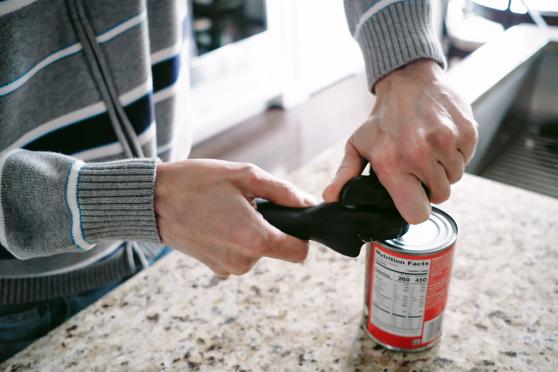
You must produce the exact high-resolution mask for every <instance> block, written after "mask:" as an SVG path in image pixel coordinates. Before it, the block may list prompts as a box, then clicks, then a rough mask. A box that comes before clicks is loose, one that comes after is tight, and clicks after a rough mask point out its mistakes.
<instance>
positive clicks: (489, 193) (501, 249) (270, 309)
mask: <svg viewBox="0 0 558 372" xmlns="http://www.w3.org/2000/svg"><path fill="white" fill-rule="evenodd" d="M340 156H341V148H340V147H337V148H334V149H332V150H330V151H328V152H326V153H324V154H323V155H322V156H321V157H320V158H318V159H317V160H316V161H315V162H313V163H312V164H310V165H308V166H306V167H304V168H303V169H301V170H300V171H298V172H295V174H293V175H292V177H291V179H292V180H293V182H295V183H296V184H297V185H299V186H300V187H303V188H304V189H306V190H309V191H312V192H315V193H316V194H319V192H320V190H321V189H322V188H323V187H324V185H325V184H326V183H327V181H328V180H329V179H330V177H331V176H332V174H333V172H334V170H335V168H336V166H337V164H338V162H339V160H340ZM443 208H444V209H445V210H447V211H449V212H450V213H451V214H452V215H453V216H454V217H455V218H456V220H457V221H458V223H459V226H460V237H459V243H458V250H457V254H456V257H455V264H454V271H453V278H452V283H451V290H450V298H449V303H448V306H447V309H446V317H445V321H444V334H443V337H442V340H441V343H440V344H439V345H438V346H436V347H435V348H433V349H431V350H428V351H424V352H420V353H414V354H409V353H397V352H389V351H386V350H384V349H383V348H382V347H380V346H378V345H375V344H374V343H373V342H372V341H371V340H370V339H368V338H367V336H366V335H365V334H364V333H363V331H362V330H361V329H360V321H361V312H362V307H363V293H362V291H363V275H364V274H363V271H364V265H363V258H362V256H363V255H362V254H361V257H359V258H358V259H351V258H346V257H342V256H340V255H338V254H336V253H334V252H332V251H329V250H327V249H326V248H324V247H322V246H319V245H313V246H312V248H311V253H310V255H309V257H308V260H307V261H306V262H305V263H304V264H302V265H294V264H288V263H283V262H278V261H273V260H267V259H265V260H262V261H260V262H259V263H258V265H257V266H256V267H255V269H254V270H253V271H252V272H251V273H249V274H247V275H245V276H242V277H233V278H230V279H228V280H224V281H222V280H219V279H217V278H215V277H214V276H213V275H212V274H211V272H210V271H209V270H208V269H206V268H205V267H204V266H202V265H201V264H198V263H197V262H195V261H194V260H192V259H190V258H187V257H184V256H182V255H181V254H179V253H173V254H171V255H170V256H167V257H166V258H165V259H163V260H162V261H161V262H159V263H158V264H156V265H155V266H154V267H152V268H150V269H148V270H146V271H145V272H143V273H141V274H140V275H138V276H136V277H135V278H133V279H132V280H130V281H128V282H127V283H126V284H124V285H123V286H121V287H120V288H118V289H117V290H115V291H113V292H112V293H110V294H109V295H108V296H106V297H105V298H103V299H102V300H100V301H99V302H97V303H96V304H95V305H93V306H91V307H90V308H88V309H86V310H85V311H83V312H81V313H80V314H78V315H77V316H75V317H74V318H72V319H70V320H69V321H68V322H66V323H65V324H63V325H62V326H61V327H59V328H58V329H55V330H54V331H52V332H51V333H50V334H49V335H47V336H46V337H44V338H42V339H40V340H39V341H37V342H36V343H35V344H33V345H31V346H30V347H29V348H27V349H26V350H24V351H23V352H21V353H20V354H18V355H16V356H15V357H14V358H12V359H11V360H9V361H7V362H6V363H5V364H3V365H2V366H0V369H5V370H15V369H18V370H26V369H33V370H55V371H59V370H102V371H104V370H132V371H137V370H154V371H156V370H203V371H243V370H250V371H265V370H270V371H287V370H288V371H292V370H307V371H322V370H325V371H330V370H334V371H358V370H361V371H365V370H366V371H368V370H370V371H375V370H378V371H384V370H388V371H407V370H417V371H433V370H447V371H495V370H498V371H508V370H517V371H535V370H536V371H556V370H558V346H557V343H558V246H557V244H556V242H557V241H558V200H555V199H551V198H548V197H544V196H541V195H538V194H534V193H531V192H527V191H524V190H520V189H517V188H513V187H509V186H505V185H501V184H498V183H495V182H492V181H488V180H485V179H481V178H478V177H474V176H466V177H464V179H463V180H462V181H461V182H460V183H459V184H458V185H457V186H456V187H455V188H454V189H453V196H452V200H451V202H449V203H446V204H445V205H444V206H443Z"/></svg>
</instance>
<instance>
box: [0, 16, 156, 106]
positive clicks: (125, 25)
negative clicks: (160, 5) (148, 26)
mask: <svg viewBox="0 0 558 372" xmlns="http://www.w3.org/2000/svg"><path fill="white" fill-rule="evenodd" d="M146 16H147V15H146V13H145V12H143V13H140V14H138V15H137V16H134V17H132V18H130V19H128V20H127V21H124V22H122V23H120V24H119V25H117V26H115V27H113V28H111V29H109V30H108V31H105V32H104V33H102V34H100V35H99V36H97V41H98V42H99V43H104V42H107V41H109V40H111V39H113V38H115V37H116V36H118V35H120V34H122V33H124V32H126V31H127V30H129V29H131V28H132V27H134V26H137V25H138V24H140V23H142V22H143V21H144V20H145V18H146ZM82 49H83V47H82V45H81V43H76V44H73V45H70V46H69V47H66V48H64V49H61V50H59V51H57V52H54V53H52V54H51V55H49V56H48V57H46V58H45V59H43V60H42V61H40V62H38V63H37V64H36V65H35V66H33V67H32V68H31V69H29V70H28V71H27V72H25V73H23V74H22V75H20V76H19V77H18V78H17V79H15V80H13V81H11V82H9V83H7V84H5V85H2V86H0V96H5V95H7V94H9V93H11V92H13V91H14V90H16V89H17V88H19V87H21V86H22V85H23V84H25V83H26V82H27V81H28V80H29V79H31V78H32V77H33V76H35V74H37V73H38V72H39V71H41V70H42V69H44V68H45V67H47V66H48V65H50V64H52V63H54V62H56V61H59V60H61V59H62V58H65V57H68V56H70V55H72V54H76V53H78V52H79V51H81V50H82Z"/></svg>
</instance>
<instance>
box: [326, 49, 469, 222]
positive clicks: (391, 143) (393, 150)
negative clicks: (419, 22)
mask: <svg viewBox="0 0 558 372" xmlns="http://www.w3.org/2000/svg"><path fill="white" fill-rule="evenodd" d="M443 74H444V72H443V71H442V69H441V67H440V66H439V65H438V64H437V63H436V62H434V61H431V60H424V59H423V60H419V61H416V62H413V63H411V64H409V65H407V66H405V67H403V68H401V69H398V70H396V71H393V72H391V73H390V74H388V75H387V76H385V77H383V78H382V79H380V80H379V81H378V82H377V83H376V85H375V91H376V95H377V99H376V103H375V106H374V109H373V111H372V113H371V114H370V116H369V118H368V119H367V120H366V121H365V122H364V123H363V124H362V125H361V126H360V127H359V128H358V129H357V130H356V131H355V132H354V133H353V135H352V136H351V137H350V138H349V140H348V142H347V144H346V146H345V157H344V159H343V161H342V163H341V165H340V167H339V169H338V171H337V175H336V176H335V178H334V180H333V181H332V182H331V184H330V185H329V186H328V187H327V188H326V189H325V190H324V193H323V196H324V199H325V201H326V202H334V201H336V200H338V198H339V192H340V190H341V188H342V187H343V186H344V185H345V183H347V182H348V181H349V180H350V179H351V178H353V177H355V176H358V175H359V174H361V173H362V170H363V169H364V166H365V165H366V162H367V161H368V162H370V165H371V167H372V169H373V170H374V172H375V173H376V175H377V176H378V179H379V180H380V182H381V183H382V184H383V185H384V187H385V188H386V189H387V191H388V192H389V194H390V196H391V197H392V199H393V201H394V203H395V205H396V207H397V209H398V210H399V212H400V213H401V215H402V216H403V218H405V220H406V221H407V222H409V223H412V224H416V223H420V222H423V221H425V220H426V219H428V217H429V216H430V212H431V207H430V202H433V203H441V202H443V201H445V200H447V199H448V198H449V196H450V184H453V183H455V182H457V181H458V180H459V179H461V177H462V176H463V172H464V169H465V165H466V164H467V163H468V162H469V161H470V160H471V158H472V157H473V154H474V150H475V148H476V144H477V140H478V131H477V123H476V122H475V119H474V118H473V113H472V110H471V107H470V105H469V104H468V103H466V102H465V100H464V99H463V98H461V97H460V96H459V95H458V94H457V93H456V92H454V91H452V90H451V89H450V87H449V86H448V85H447V84H446V83H445V82H444V76H443ZM421 183H422V185H425V186H426V187H427V188H428V190H429V192H430V199H429V197H428V196H427V193H426V192H425V190H424V188H423V187H422V185H421Z"/></svg>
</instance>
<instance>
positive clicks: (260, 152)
mask: <svg viewBox="0 0 558 372" xmlns="http://www.w3.org/2000/svg"><path fill="white" fill-rule="evenodd" d="M433 4H434V6H433V8H434V9H433V26H434V30H435V33H436V35H437V36H438V37H439V38H440V40H441V42H442V45H443V47H444V50H445V53H446V55H447V58H448V61H449V63H450V66H454V65H456V64H458V63H459V61H460V60H462V59H463V58H464V57H466V56H468V55H469V54H470V53H472V52H473V51H475V50H476V49H478V48H479V47H480V46H482V45H484V44H485V43H487V42H489V41H490V40H492V39H494V38H495V37H498V35H500V34H501V33H502V32H504V31H505V30H506V29H509V28H510V27H512V26H514V25H518V24H522V23H533V21H532V19H531V17H530V16H529V14H528V12H527V9H526V8H525V6H524V3H523V2H522V1H521V0H449V1H448V0H433ZM528 4H529V6H530V7H532V8H533V9H534V10H535V11H537V12H538V13H540V15H541V16H542V17H543V18H544V20H545V22H546V23H547V24H548V25H550V26H551V27H552V26H558V1H557V0H530V1H529V3H528ZM190 10H191V11H190V14H189V17H188V18H189V19H188V20H187V21H186V28H185V33H186V34H187V35H190V45H189V49H188V51H187V53H188V55H189V56H188V57H189V58H185V59H184V60H185V61H188V66H187V67H188V70H189V76H187V77H185V79H186V80H187V84H189V86H190V89H189V92H188V97H187V99H186V100H185V101H184V102H185V105H186V106H187V112H188V115H187V118H188V119H187V120H188V121H189V123H190V124H189V125H191V126H193V127H194V132H193V144H194V147H193V150H192V153H191V157H194V158H218V159H224V160H231V161H242V162H246V161H248V162H253V163H255V164H257V165H259V166H260V167H262V168H264V169H266V170H267V171H269V172H272V173H274V174H277V175H280V176H284V175H286V174H287V173H288V172H290V171H292V170H294V169H296V168H298V167H300V166H301V165H303V164H305V163H306V162H308V161H309V160H311V159H312V158H313V157H315V156H316V155H317V154H319V153H320V152H321V151H323V150H324V149H326V148H328V147H330V146H331V145H333V144H335V143H338V142H340V141H343V140H345V139H346V138H347V137H348V136H349V135H350V134H351V132H352V131H353V130H354V129H355V128H356V127H357V126H358V125H359V124H360V123H361V122H362V121H363V120H364V119H365V118H366V116H367V115H368V113H369V112H370V111H371V108H372V105H373V103H374V97H373V96H372V95H371V94H370V93H369V92H368V87H367V86H366V81H365V76H364V65H363V61H362V56H361V54H360V50H359V48H358V46H357V44H356V42H355V41H354V40H353V39H352V37H351V35H350V33H349V30H348V27H347V24H346V19H345V13H344V8H343V1H342V0H302V1H301V0H190ZM494 63H499V62H498V61H494ZM554 161H555V160H552V161H551V163H550V165H551V167H552V166H553V164H552V163H553V162H554ZM555 165H556V164H554V166H555ZM556 177H558V170H557V173H556ZM557 179H558V178H557ZM552 180H554V179H552ZM557 182H558V181H557ZM556 189H558V187H557V188H556Z"/></svg>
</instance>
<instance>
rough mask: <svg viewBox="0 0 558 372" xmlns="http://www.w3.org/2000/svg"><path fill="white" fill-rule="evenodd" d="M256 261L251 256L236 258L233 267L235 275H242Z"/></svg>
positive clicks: (250, 268)
mask: <svg viewBox="0 0 558 372" xmlns="http://www.w3.org/2000/svg"><path fill="white" fill-rule="evenodd" d="M255 263H256V260H254V259H251V258H246V257H242V258H240V259H239V260H238V262H237V263H236V265H235V267H234V274H235V275H244V274H246V273H248V272H249V271H250V270H252V267H253V266H254V264H255Z"/></svg>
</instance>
